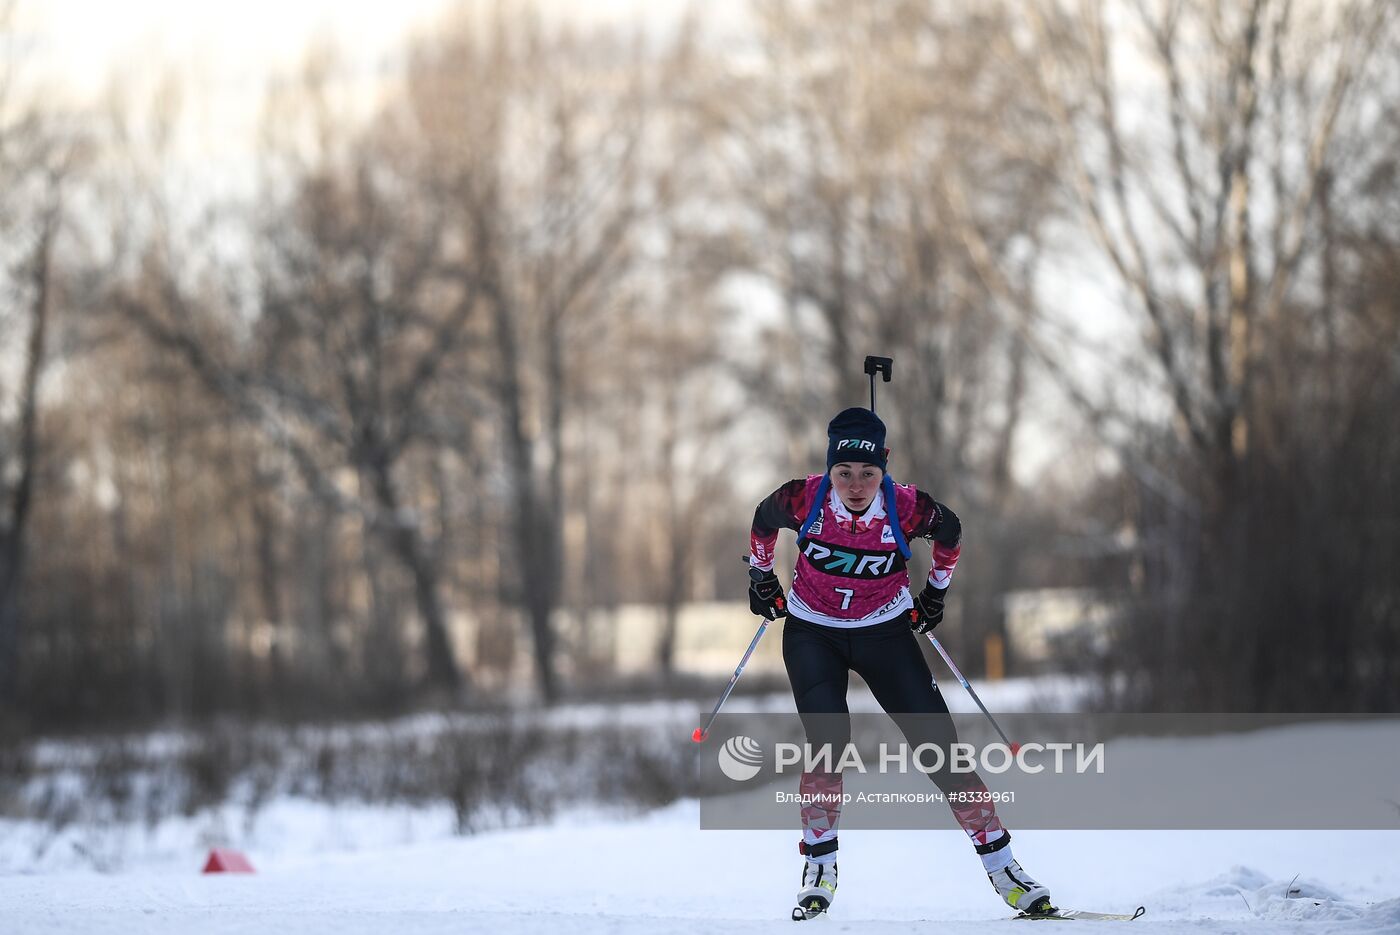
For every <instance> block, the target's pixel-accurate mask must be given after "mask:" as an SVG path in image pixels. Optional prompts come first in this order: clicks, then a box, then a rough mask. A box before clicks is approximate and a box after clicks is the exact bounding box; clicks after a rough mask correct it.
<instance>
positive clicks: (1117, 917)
mask: <svg viewBox="0 0 1400 935" xmlns="http://www.w3.org/2000/svg"><path fill="white" fill-rule="evenodd" d="M1146 912H1147V907H1146V906H1138V907H1137V910H1136V911H1135V912H1133V913H1132V914H1131V915H1129V914H1127V913H1121V912H1086V911H1085V910H1083V909H1051V910H1050V911H1048V912H1022V913H1021V914H1019V915H1015V916H1012V918H1013V919H1033V920H1034V919H1059V920H1061V921H1063V922H1074V921H1088V922H1131V921H1133V920H1134V919H1136V918H1139V917H1140V916H1142V915H1143V914H1145V913H1146Z"/></svg>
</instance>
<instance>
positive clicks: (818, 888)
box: [792, 838, 836, 922]
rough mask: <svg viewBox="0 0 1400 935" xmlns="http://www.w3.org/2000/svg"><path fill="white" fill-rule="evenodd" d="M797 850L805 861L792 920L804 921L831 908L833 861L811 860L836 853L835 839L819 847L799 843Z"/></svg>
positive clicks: (834, 883)
mask: <svg viewBox="0 0 1400 935" xmlns="http://www.w3.org/2000/svg"><path fill="white" fill-rule="evenodd" d="M797 849H798V850H799V851H800V852H801V853H802V856H803V857H804V858H806V859H805V860H804V861H803V864H802V889H800V890H798V891H797V906H796V907H795V908H794V909H793V910H792V921H794V922H805V921H806V920H808V919H815V918H816V917H817V916H819V915H821V914H822V913H824V912H826V911H827V910H828V909H830V908H831V900H832V899H834V898H835V896H836V861H835V860H832V861H831V862H830V863H818V862H817V861H816V860H815V859H814V858H817V857H825V856H826V855H828V854H834V853H836V839H835V838H832V839H831V840H830V841H823V842H822V843H820V844H811V845H809V844H806V843H799V844H798V845H797Z"/></svg>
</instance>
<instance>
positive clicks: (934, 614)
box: [909, 583, 948, 633]
mask: <svg viewBox="0 0 1400 935" xmlns="http://www.w3.org/2000/svg"><path fill="white" fill-rule="evenodd" d="M947 594H948V589H947V588H944V589H943V590H941V591H940V590H939V589H938V588H935V587H934V586H933V585H932V584H931V583H930V584H926V585H924V589H923V590H922V591H920V592H919V596H918V597H916V598H914V609H913V610H911V611H909V626H910V628H911V629H912V630H913V631H914V632H915V633H927V632H928V631H929V630H932V629H933V628H934V627H936V626H938V625H939V624H940V623H942V622H943V598H944V597H945V596H947Z"/></svg>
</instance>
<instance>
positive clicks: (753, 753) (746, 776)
mask: <svg viewBox="0 0 1400 935" xmlns="http://www.w3.org/2000/svg"><path fill="white" fill-rule="evenodd" d="M761 769H763V748H762V747H760V746H759V745H758V741H757V740H754V739H753V738H752V737H745V736H744V735H743V734H739V735H738V736H735V737H730V738H729V739H728V740H726V741H725V742H724V746H722V747H720V748H719V771H720V772H721V773H724V775H725V776H727V777H729V778H730V779H732V780H734V781H735V782H748V781H749V780H750V779H752V778H754V777H755V776H757V775H758V771H759V770H761Z"/></svg>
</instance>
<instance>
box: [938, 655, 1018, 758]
mask: <svg viewBox="0 0 1400 935" xmlns="http://www.w3.org/2000/svg"><path fill="white" fill-rule="evenodd" d="M925 635H926V636H927V637H928V641H929V642H930V643H932V644H933V648H934V649H936V650H938V655H940V656H942V657H943V661H944V662H946V663H948V668H949V669H952V670H953V675H954V676H955V677H956V678H957V680H958V681H959V682H962V687H963V688H966V689H967V693H968V694H969V695H971V696H972V700H973V701H975V702H977V707H979V708H981V709H982V713H983V714H985V715H986V716H987V720H989V721H991V722H992V726H993V727H994V728H996V732H997V733H998V734H1000V735H1001V739H1002V742H1003V743H1005V744H1006V745H1007V746H1008V747H1010V748H1011V752H1012V754H1013V755H1014V754H1015V753H1017V752H1019V751H1020V749H1021V745H1020V744H1019V743H1012V742H1011V738H1009V737H1007V736H1006V731H1004V730H1002V729H1001V725H1000V724H998V723H997V719H996V718H994V717H992V712H990V711H988V710H987V706H986V705H984V704H983V703H982V699H981V698H978V697H977V693H976V692H975V691H973V690H972V686H971V685H970V684H968V681H967V676H965V675H963V674H962V671H961V670H960V669H959V668H958V666H957V663H955V662H953V657H952V656H950V655H948V650H946V649H944V648H943V644H942V643H940V642H938V637H936V636H934V635H933V634H932V633H928V634H925Z"/></svg>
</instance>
